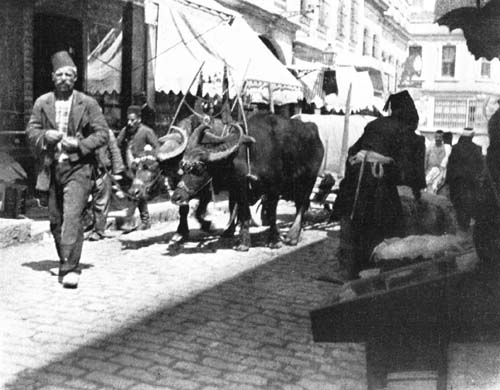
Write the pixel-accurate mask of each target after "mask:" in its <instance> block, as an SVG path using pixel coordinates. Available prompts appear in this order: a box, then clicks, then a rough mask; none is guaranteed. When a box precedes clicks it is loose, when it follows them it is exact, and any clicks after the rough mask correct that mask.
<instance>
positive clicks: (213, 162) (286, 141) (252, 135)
mask: <svg viewBox="0 0 500 390" xmlns="http://www.w3.org/2000/svg"><path fill="white" fill-rule="evenodd" d="M247 127H248V135H247V134H244V133H243V131H242V129H241V128H240V127H239V126H237V125H233V128H232V131H230V132H229V134H228V135H226V136H224V137H218V136H215V135H213V134H211V133H210V132H207V131H206V130H207V129H208V127H207V126H200V127H198V128H197V129H196V130H195V131H194V132H193V133H192V134H191V136H190V138H189V141H188V145H187V147H186V151H185V153H184V157H183V160H182V162H181V169H182V170H183V171H184V174H183V176H182V180H181V181H180V182H179V184H178V185H177V188H176V189H175V191H174V193H173V195H172V201H173V202H174V203H175V204H178V205H184V204H186V203H187V202H188V201H189V199H190V198H192V197H193V196H194V195H195V194H196V193H198V191H200V190H201V189H203V188H204V187H205V186H207V185H208V183H210V181H212V184H213V186H214V189H215V190H216V191H219V190H227V191H228V192H229V208H230V211H231V213H232V215H233V217H232V218H231V223H230V226H229V227H228V229H227V230H226V231H225V235H226V236H232V235H233V234H234V230H235V223H234V215H237V218H238V222H239V224H240V233H239V244H238V245H237V246H236V247H235V249H236V250H239V251H246V250H248V249H249V248H250V245H251V242H250V241H251V240H250V232H249V226H250V221H251V214H250V207H249V206H250V205H251V204H254V203H255V202H257V200H258V199H259V198H261V197H262V199H263V202H262V220H263V223H264V224H265V225H269V227H270V229H269V236H268V241H269V246H270V247H272V248H276V247H279V246H280V235H279V231H278V229H277V226H276V207H277V204H278V201H279V199H280V197H282V198H283V199H286V200H293V201H294V202H295V207H296V216H295V220H294V222H293V224H292V226H291V228H290V230H289V231H288V234H287V236H286V238H285V243H287V244H289V245H296V244H297V242H298V240H299V236H300V232H301V229H302V219H303V216H304V213H305V211H306V210H307V208H308V207H309V196H310V194H311V191H312V189H313V186H314V183H315V181H316V177H317V175H318V171H319V169H320V166H321V161H322V159H323V154H324V148H323V144H322V142H321V139H320V137H319V134H318V128H317V126H316V125H315V124H314V123H304V122H301V121H300V120H297V119H285V118H282V117H279V116H276V115H274V114H269V113H257V114H254V115H253V116H251V117H250V118H249V120H248V126H247ZM242 145H243V147H242ZM247 153H248V154H247Z"/></svg>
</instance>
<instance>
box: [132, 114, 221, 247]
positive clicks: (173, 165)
mask: <svg viewBox="0 0 500 390" xmlns="http://www.w3.org/2000/svg"><path fill="white" fill-rule="evenodd" d="M200 123H202V120H201V118H200V116H198V115H191V116H189V117H187V118H185V119H183V120H182V121H180V122H179V124H178V126H173V127H172V129H171V131H170V132H169V133H168V134H167V135H165V136H163V137H162V138H160V142H161V146H160V148H159V149H158V151H157V154H156V156H147V155H146V156H142V157H140V158H138V159H136V160H134V162H133V163H132V167H133V169H132V170H133V172H134V177H133V180H132V184H131V186H130V189H129V193H130V194H131V195H132V196H133V197H135V198H137V199H141V198H142V199H146V200H148V199H150V198H153V197H155V196H157V195H159V193H160V192H161V191H163V190H165V188H164V186H163V183H164V182H165V179H167V180H168V183H169V186H170V187H171V188H175V186H176V185H177V183H178V182H179V180H180V175H179V162H180V161H181V160H182V156H183V153H184V149H185V148H186V145H187V140H188V138H189V135H190V134H191V133H192V129H194V128H196V127H197V126H199V125H200ZM216 123H217V124H218V125H219V123H218V122H216ZM218 127H220V126H218ZM211 196H212V194H211V192H210V188H209V187H205V188H203V189H202V190H200V191H199V192H198V193H197V196H196V197H197V199H199V204H198V207H197V209H196V211H195V217H196V219H197V220H198V222H199V223H200V226H201V229H202V230H204V231H209V230H210V227H211V222H210V221H208V220H205V219H204V215H205V213H206V210H207V205H208V203H209V202H210V200H211ZM188 213H189V205H187V204H183V205H181V206H180V207H179V225H178V227H177V232H176V234H175V235H174V236H173V237H172V239H171V243H172V244H180V243H182V242H184V241H185V240H187V239H188V237H189V226H188V221H187V217H188Z"/></svg>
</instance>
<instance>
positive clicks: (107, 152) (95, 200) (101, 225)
mask: <svg viewBox="0 0 500 390" xmlns="http://www.w3.org/2000/svg"><path fill="white" fill-rule="evenodd" d="M124 170H125V165H124V164H123V159H122V156H121V152H120V149H119V148H118V144H117V142H116V137H115V135H114V133H113V131H112V130H111V129H110V130H109V141H108V144H107V145H104V146H101V147H100V148H99V151H98V154H97V170H96V177H95V181H94V187H93V189H92V201H91V202H90V204H89V207H88V210H87V212H88V213H89V214H90V215H91V220H92V221H93V223H92V225H91V226H92V231H91V232H90V233H89V235H88V236H87V239H88V240H89V241H99V240H101V239H103V238H105V230H106V221H107V218H108V213H109V208H110V206H111V199H112V194H113V183H112V180H113V179H114V180H121V179H122V174H123V171H124ZM111 175H112V176H113V177H112V176H111Z"/></svg>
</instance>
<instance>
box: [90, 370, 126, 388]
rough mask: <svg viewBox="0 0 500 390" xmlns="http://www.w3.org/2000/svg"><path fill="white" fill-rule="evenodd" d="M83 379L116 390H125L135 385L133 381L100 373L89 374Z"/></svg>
mask: <svg viewBox="0 0 500 390" xmlns="http://www.w3.org/2000/svg"><path fill="white" fill-rule="evenodd" d="M85 379H88V380H91V381H93V382H97V383H98V384H100V385H105V386H108V387H109V388H118V389H127V388H129V387H131V386H132V385H133V384H134V383H135V382H134V381H133V380H130V379H126V378H123V377H121V376H118V375H114V374H111V373H108V372H102V371H94V372H91V373H90V374H88V375H87V376H86V377H85Z"/></svg>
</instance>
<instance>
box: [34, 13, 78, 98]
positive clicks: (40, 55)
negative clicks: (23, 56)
mask: <svg viewBox="0 0 500 390" xmlns="http://www.w3.org/2000/svg"><path fill="white" fill-rule="evenodd" d="M33 36H34V41H33V45H34V52H33V73H34V74H33V97H34V98H35V99H36V98H37V97H39V96H40V95H42V94H44V93H46V92H49V91H52V90H53V86H54V85H53V83H52V76H51V74H52V64H51V62H50V57H51V56H52V54H54V53H55V52H57V51H60V50H67V51H68V52H69V53H70V55H71V56H72V57H73V61H74V62H75V65H76V67H77V69H78V80H77V82H76V85H75V88H76V89H78V90H80V91H81V90H82V85H83V84H82V80H83V71H84V69H83V27H82V23H81V22H80V21H79V20H77V19H73V18H68V17H65V16H59V15H49V14H35V18H34V31H33Z"/></svg>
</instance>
